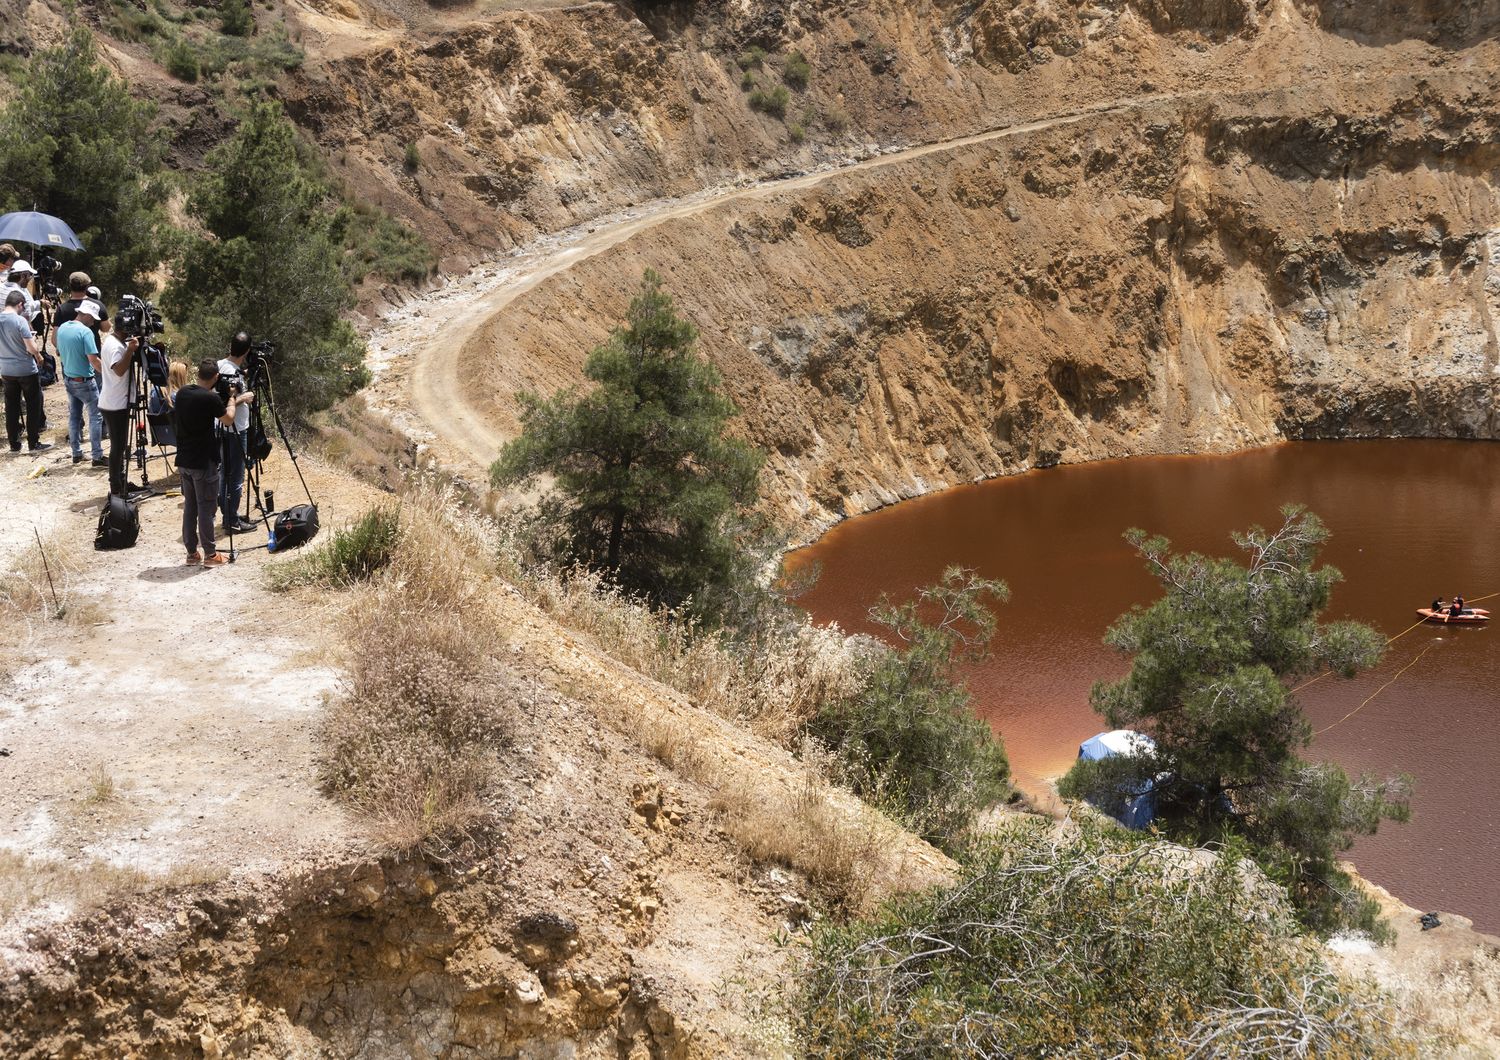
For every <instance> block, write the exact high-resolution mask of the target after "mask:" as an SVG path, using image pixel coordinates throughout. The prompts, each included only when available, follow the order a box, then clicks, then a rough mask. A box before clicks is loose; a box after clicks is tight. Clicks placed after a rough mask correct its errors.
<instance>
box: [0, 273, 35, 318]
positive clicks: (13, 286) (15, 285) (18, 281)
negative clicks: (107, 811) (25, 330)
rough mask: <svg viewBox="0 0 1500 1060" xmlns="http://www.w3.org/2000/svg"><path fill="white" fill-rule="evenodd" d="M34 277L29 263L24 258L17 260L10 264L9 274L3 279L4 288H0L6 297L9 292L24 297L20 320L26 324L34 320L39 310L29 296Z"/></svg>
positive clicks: (33, 299)
mask: <svg viewBox="0 0 1500 1060" xmlns="http://www.w3.org/2000/svg"><path fill="white" fill-rule="evenodd" d="M34 275H35V273H34V272H33V271H32V268H31V263H30V262H29V261H26V260H25V259H24V258H17V259H16V260H15V261H13V262H11V264H10V272H9V273H8V274H7V275H6V277H5V286H4V287H0V292H3V294H7V295H8V294H10V292H11V291H20V292H21V293H22V294H24V295H25V296H26V307H25V308H24V309H22V310H21V319H22V320H25V321H26V322H27V323H28V324H30V323H31V322H32V321H33V320H35V319H36V315H37V313H38V312H39V311H40V309H41V307H40V306H38V305H37V303H36V299H35V298H33V297H32V295H31V278H32V276H34Z"/></svg>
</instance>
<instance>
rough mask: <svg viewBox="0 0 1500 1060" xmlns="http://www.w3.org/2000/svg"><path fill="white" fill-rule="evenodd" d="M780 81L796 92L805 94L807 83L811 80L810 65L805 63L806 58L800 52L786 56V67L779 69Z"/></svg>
mask: <svg viewBox="0 0 1500 1060" xmlns="http://www.w3.org/2000/svg"><path fill="white" fill-rule="evenodd" d="M781 79H782V80H783V81H785V82H786V83H787V84H789V85H791V86H792V87H793V88H795V89H796V90H797V91H798V92H806V91H807V85H808V82H810V81H811V80H812V64H811V63H809V62H808V61H807V56H805V55H803V54H802V53H801V52H792V54H791V55H788V56H787V57H786V65H785V66H783V67H782V68H781Z"/></svg>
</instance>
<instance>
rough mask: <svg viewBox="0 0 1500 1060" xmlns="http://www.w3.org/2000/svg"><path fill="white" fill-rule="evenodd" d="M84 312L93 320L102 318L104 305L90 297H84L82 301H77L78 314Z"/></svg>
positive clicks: (80, 314)
mask: <svg viewBox="0 0 1500 1060" xmlns="http://www.w3.org/2000/svg"><path fill="white" fill-rule="evenodd" d="M85 313H87V314H88V315H89V316H91V317H93V318H94V319H95V320H103V319H104V307H103V306H101V305H100V304H99V303H98V302H96V301H94V300H93V299H92V298H85V299H84V300H83V301H82V302H80V303H78V315H79V316H82V315H83V314H85Z"/></svg>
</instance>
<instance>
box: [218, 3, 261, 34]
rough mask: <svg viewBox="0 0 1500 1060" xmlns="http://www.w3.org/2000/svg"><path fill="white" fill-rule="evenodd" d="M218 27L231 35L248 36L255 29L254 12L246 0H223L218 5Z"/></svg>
mask: <svg viewBox="0 0 1500 1060" xmlns="http://www.w3.org/2000/svg"><path fill="white" fill-rule="evenodd" d="M219 29H220V30H221V31H223V32H224V33H225V34H227V35H228V36H231V37H248V36H250V33H251V31H252V30H254V29H255V14H254V13H253V12H252V11H251V10H250V5H249V3H247V2H246V0H223V3H221V4H220V5H219Z"/></svg>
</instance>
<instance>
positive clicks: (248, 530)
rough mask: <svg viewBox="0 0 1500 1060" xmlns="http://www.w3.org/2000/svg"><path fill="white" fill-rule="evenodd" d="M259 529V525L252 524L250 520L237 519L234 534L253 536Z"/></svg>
mask: <svg viewBox="0 0 1500 1060" xmlns="http://www.w3.org/2000/svg"><path fill="white" fill-rule="evenodd" d="M259 529H260V524H259V523H252V522H250V521H249V520H248V519H238V518H237V519H235V522H234V532H235V533H237V534H253V533H255V532H256V531H257V530H259Z"/></svg>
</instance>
